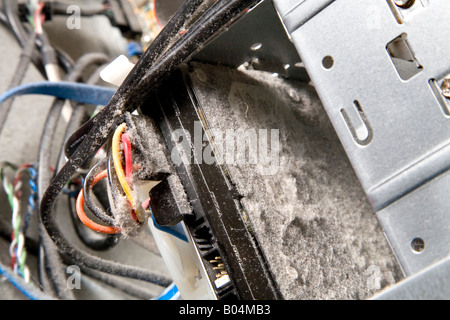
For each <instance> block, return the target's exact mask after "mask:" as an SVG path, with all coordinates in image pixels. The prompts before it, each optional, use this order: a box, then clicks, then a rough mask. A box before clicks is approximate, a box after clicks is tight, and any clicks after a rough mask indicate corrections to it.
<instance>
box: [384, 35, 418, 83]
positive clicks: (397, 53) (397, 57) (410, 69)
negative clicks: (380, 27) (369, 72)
mask: <svg viewBox="0 0 450 320" xmlns="http://www.w3.org/2000/svg"><path fill="white" fill-rule="evenodd" d="M386 50H387V52H388V53H389V56H390V57H391V60H392V63H393V65H394V67H395V68H396V70H397V72H398V74H399V76H400V78H402V80H405V81H406V80H409V79H411V78H412V77H414V76H415V75H416V74H418V73H419V72H421V71H422V70H423V67H422V66H421V65H420V63H419V62H418V61H417V59H416V57H415V56H414V52H413V50H412V48H411V46H410V44H409V42H408V35H407V34H406V33H403V34H402V35H400V36H399V37H397V38H395V39H394V40H392V41H391V42H389V43H388V45H387V46H386Z"/></svg>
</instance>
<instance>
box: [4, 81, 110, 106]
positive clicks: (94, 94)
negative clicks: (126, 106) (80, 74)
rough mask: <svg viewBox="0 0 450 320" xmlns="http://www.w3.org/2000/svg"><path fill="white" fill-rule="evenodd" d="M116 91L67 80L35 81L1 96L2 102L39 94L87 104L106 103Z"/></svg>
mask: <svg viewBox="0 0 450 320" xmlns="http://www.w3.org/2000/svg"><path fill="white" fill-rule="evenodd" d="M114 93H115V90H114V89H111V88H106V87H100V86H93V85H87V84H83V83H72V82H67V81H60V82H35V83H30V84H25V85H21V86H19V87H16V88H13V89H11V90H9V91H7V92H5V93H4V94H2V95H1V96H0V104H2V103H3V102H4V101H6V100H8V99H10V98H13V97H16V96H20V95H30V94H39V95H47V96H53V97H56V98H59V99H65V100H72V101H77V102H80V103H85V104H93V105H106V104H108V102H109V100H110V99H111V97H112V96H113V95H114Z"/></svg>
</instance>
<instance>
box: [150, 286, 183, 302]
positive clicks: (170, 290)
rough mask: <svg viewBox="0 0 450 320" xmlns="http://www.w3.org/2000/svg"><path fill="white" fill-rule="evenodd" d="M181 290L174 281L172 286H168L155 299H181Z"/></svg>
mask: <svg viewBox="0 0 450 320" xmlns="http://www.w3.org/2000/svg"><path fill="white" fill-rule="evenodd" d="M180 297H181V296H180V292H179V291H178V288H177V286H176V285H175V283H172V284H171V285H170V286H168V287H167V289H166V290H164V292H163V293H161V295H160V296H159V297H158V298H156V299H155V300H179V299H180Z"/></svg>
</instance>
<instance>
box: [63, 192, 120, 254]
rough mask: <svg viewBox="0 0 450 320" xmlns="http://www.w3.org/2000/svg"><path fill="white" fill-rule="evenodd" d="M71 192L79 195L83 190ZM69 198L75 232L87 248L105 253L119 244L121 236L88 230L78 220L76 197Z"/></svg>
mask: <svg viewBox="0 0 450 320" xmlns="http://www.w3.org/2000/svg"><path fill="white" fill-rule="evenodd" d="M70 190H71V191H73V192H76V193H77V194H78V192H79V191H81V188H79V189H70ZM68 197H69V199H68V203H69V211H70V213H71V215H72V222H73V224H74V227H75V231H76V233H77V235H78V237H79V238H80V240H81V241H82V242H83V243H84V244H85V245H86V246H88V247H89V248H91V249H93V250H96V251H104V250H107V249H111V248H112V247H114V246H115V245H117V243H119V240H120V237H121V235H120V234H102V233H98V232H95V231H93V230H91V229H89V228H87V227H86V226H85V225H84V224H83V223H82V222H81V221H80V219H79V218H78V215H77V212H76V201H77V200H76V196H72V195H69V196H68Z"/></svg>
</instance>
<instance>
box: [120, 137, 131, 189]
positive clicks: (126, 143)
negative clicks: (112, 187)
mask: <svg viewBox="0 0 450 320" xmlns="http://www.w3.org/2000/svg"><path fill="white" fill-rule="evenodd" d="M122 144H123V154H124V157H125V177H126V178H127V181H128V183H131V182H132V178H133V154H132V152H131V141H130V137H129V136H128V134H127V133H124V134H122Z"/></svg>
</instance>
